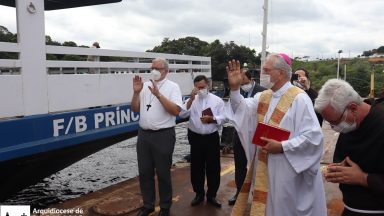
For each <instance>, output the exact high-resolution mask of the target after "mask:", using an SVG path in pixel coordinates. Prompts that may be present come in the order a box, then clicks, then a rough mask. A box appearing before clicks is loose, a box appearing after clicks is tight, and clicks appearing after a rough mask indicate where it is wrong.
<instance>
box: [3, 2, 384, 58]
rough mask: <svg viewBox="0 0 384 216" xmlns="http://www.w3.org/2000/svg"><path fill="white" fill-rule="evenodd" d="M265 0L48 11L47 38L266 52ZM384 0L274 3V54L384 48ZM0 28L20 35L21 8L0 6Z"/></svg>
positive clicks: (141, 47) (139, 47) (132, 47)
mask: <svg viewBox="0 0 384 216" xmlns="http://www.w3.org/2000/svg"><path fill="white" fill-rule="evenodd" d="M263 2H264V1H263V0H253V1H251V0H215V1H214V0H196V1H191V0H123V1H122V2H120V3H115V4H109V5H98V6H92V7H83V8H75V9H65V10H57V11H47V12H46V13H45V19H46V21H45V28H46V35H50V36H51V37H52V39H53V40H56V41H59V42H61V43H62V42H64V41H74V42H76V43H77V44H78V45H91V44H92V42H93V41H99V42H100V46H101V48H105V49H118V50H127V51H145V50H147V49H152V48H153V47H154V46H157V45H160V44H161V42H162V41H163V39H164V38H165V37H168V38H170V39H177V38H182V37H186V36H194V37H197V38H199V39H200V40H204V41H207V42H209V43H210V42H212V41H214V40H215V39H219V40H220V41H221V42H222V43H225V42H229V41H234V42H235V43H236V44H239V45H244V46H250V47H251V48H253V49H255V50H256V51H257V53H259V52H261V41H262V39H261V31H262V17H263V11H262V5H263ZM383 11H384V1H383V0H270V1H269V16H268V19H269V24H268V40H267V46H268V49H267V50H268V51H270V52H285V53H287V54H288V55H290V56H306V55H307V56H311V58H332V57H337V51H338V50H340V49H341V50H343V51H344V52H343V53H342V56H344V57H348V56H351V57H352V56H357V55H360V54H362V52H363V51H364V50H371V49H375V48H378V47H379V46H384V24H383V23H384V12H383ZM0 25H3V26H5V27H7V28H8V29H9V30H10V31H11V32H13V33H15V32H16V10H15V9H14V8H10V7H5V6H0Z"/></svg>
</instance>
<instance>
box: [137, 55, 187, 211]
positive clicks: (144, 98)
mask: <svg viewBox="0 0 384 216" xmlns="http://www.w3.org/2000/svg"><path fill="white" fill-rule="evenodd" d="M151 69H152V71H151V73H152V76H153V77H152V79H151V80H150V82H145V83H143V82H142V79H141V77H140V76H137V75H136V76H135V77H134V78H133V90H134V94H133V97H132V103H131V108H132V111H134V112H140V120H139V125H140V128H139V133H138V137H137V160H138V166H139V178H140V189H141V193H142V196H143V202H144V206H143V208H142V209H141V210H140V211H139V213H138V216H147V215H149V214H151V213H152V212H153V211H154V208H155V201H156V194H155V180H154V176H155V172H156V175H157V177H158V178H157V179H158V188H159V195H160V208H161V210H160V213H159V214H158V215H159V216H168V215H169V209H170V207H171V204H172V184H171V172H170V169H171V166H172V154H173V150H174V147H175V142H176V135H175V125H176V116H177V115H178V114H179V113H180V110H181V106H182V98H181V91H180V87H179V86H178V85H177V84H176V83H174V82H172V81H170V80H168V79H166V76H167V74H168V72H169V68H168V63H167V61H166V60H165V59H161V58H157V59H154V60H153V61H152V67H151Z"/></svg>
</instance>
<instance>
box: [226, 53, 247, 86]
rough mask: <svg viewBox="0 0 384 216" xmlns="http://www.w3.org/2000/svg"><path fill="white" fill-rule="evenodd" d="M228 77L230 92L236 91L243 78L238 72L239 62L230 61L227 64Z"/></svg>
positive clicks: (239, 71)
mask: <svg viewBox="0 0 384 216" xmlns="http://www.w3.org/2000/svg"><path fill="white" fill-rule="evenodd" d="M226 69H227V75H228V84H229V88H230V89H231V90H238V89H239V88H240V85H241V82H242V80H243V76H242V74H241V70H240V61H239V60H234V59H233V60H232V61H229V62H228V65H227V66H226Z"/></svg>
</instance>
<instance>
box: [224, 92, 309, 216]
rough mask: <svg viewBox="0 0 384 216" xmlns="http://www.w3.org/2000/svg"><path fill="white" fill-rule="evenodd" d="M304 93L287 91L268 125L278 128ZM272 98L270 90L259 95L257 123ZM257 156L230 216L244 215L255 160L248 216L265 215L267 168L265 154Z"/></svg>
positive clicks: (253, 161)
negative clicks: (295, 101) (299, 96)
mask: <svg viewBox="0 0 384 216" xmlns="http://www.w3.org/2000/svg"><path fill="white" fill-rule="evenodd" d="M302 92H304V91H303V90H301V89H300V88H298V87H296V86H292V87H291V88H289V89H288V91H287V92H286V93H285V94H284V95H283V96H282V97H281V98H280V100H279V102H278V104H277V106H276V108H275V110H274V111H273V113H272V116H271V118H270V120H269V122H268V123H269V124H271V125H274V126H279V125H280V121H281V120H282V119H283V117H284V115H285V113H286V112H287V111H288V109H289V108H290V107H291V105H292V102H293V101H294V99H295V97H296V95H297V94H299V93H302ZM271 98H272V90H266V91H263V92H262V93H261V96H260V100H259V104H258V108H257V119H258V122H263V121H264V118H265V115H266V114H267V111H268V108H269V104H270V101H271ZM257 152H258V155H257V157H256V154H255V156H254V157H253V159H252V161H251V164H250V167H249V169H248V171H247V175H246V177H245V180H244V183H243V186H242V187H241V191H240V193H239V195H238V197H237V201H236V203H235V206H234V207H233V209H232V213H231V215H232V216H242V215H244V213H245V210H246V208H247V204H248V197H249V192H250V189H251V184H252V178H253V175H254V174H253V170H254V167H255V159H256V158H257V160H258V162H257V169H256V185H255V188H254V191H253V201H252V206H251V212H250V215H252V216H262V215H265V207H266V203H267V195H268V167H267V153H265V152H263V151H261V150H260V149H259V151H257Z"/></svg>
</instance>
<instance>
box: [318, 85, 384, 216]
mask: <svg viewBox="0 0 384 216" xmlns="http://www.w3.org/2000/svg"><path fill="white" fill-rule="evenodd" d="M315 109H316V110H317V111H318V112H319V113H321V115H322V116H323V118H324V120H326V121H327V122H328V123H329V124H330V125H331V127H332V129H333V130H335V131H337V132H340V135H339V138H338V140H337V143H336V149H335V153H334V156H333V161H334V164H330V165H328V167H327V169H326V170H325V171H324V176H325V178H326V180H327V181H329V182H333V183H339V184H340V185H339V187H340V190H341V192H342V193H343V201H344V205H345V208H344V212H343V216H349V215H356V216H359V215H384V100H383V99H378V100H376V101H374V102H373V104H372V105H370V104H368V103H365V102H363V99H362V98H361V97H360V96H359V94H358V93H357V92H356V91H355V90H354V89H353V88H352V86H351V85H350V84H349V83H347V82H345V81H343V80H338V79H331V80H328V81H327V82H326V83H325V84H324V85H323V87H322V88H321V90H320V92H319V96H318V98H317V99H316V101H315Z"/></svg>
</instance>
